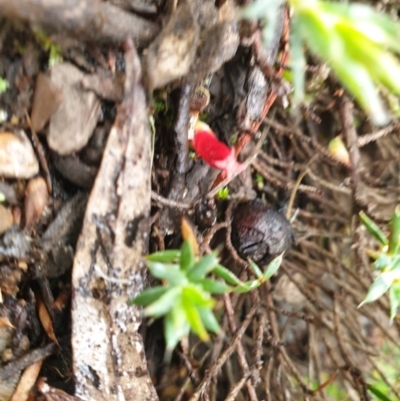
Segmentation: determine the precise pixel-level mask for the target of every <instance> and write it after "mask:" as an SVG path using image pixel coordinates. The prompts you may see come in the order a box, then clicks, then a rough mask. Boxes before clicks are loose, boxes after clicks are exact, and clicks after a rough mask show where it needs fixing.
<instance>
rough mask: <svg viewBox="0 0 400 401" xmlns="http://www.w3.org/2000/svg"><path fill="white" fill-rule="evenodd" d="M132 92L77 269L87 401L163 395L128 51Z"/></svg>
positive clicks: (142, 109)
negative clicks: (151, 358)
mask: <svg viewBox="0 0 400 401" xmlns="http://www.w3.org/2000/svg"><path fill="white" fill-rule="evenodd" d="M126 72H127V77H126V83H125V97H124V100H123V102H122V104H121V105H120V106H119V108H118V111H117V117H116V121H115V123H114V126H113V127H112V129H111V132H110V135H109V138H108V142H107V145H106V149H105V151H104V155H103V160H102V164H101V166H100V170H99V172H98V175H97V178H96V181H95V183H94V186H93V189H92V192H91V194H90V198H89V202H88V205H87V208H86V214H85V218H84V222H83V228H82V231H81V235H80V238H79V242H78V245H77V250H76V254H75V260H74V266H73V272H72V286H73V298H72V322H73V325H72V349H73V369H74V375H75V382H76V395H77V396H79V397H81V398H82V399H83V400H85V401H89V400H90V401H94V400H95V401H117V400H118V401H120V400H124V401H133V400H146V401H147V400H148V401H151V400H156V399H157V395H156V393H155V390H154V387H153V385H152V383H151V380H150V377H149V375H148V371H147V363H146V359H145V355H144V347H143V342H142V338H141V336H140V334H139V332H138V330H139V326H140V324H141V314H140V310H139V309H138V308H137V307H133V306H128V304H127V301H128V299H130V298H133V297H135V296H136V295H137V294H138V293H139V292H140V291H141V290H142V289H143V286H144V284H143V280H144V277H146V271H145V265H144V264H143V262H141V256H142V254H143V253H146V252H147V245H148V244H147V242H148V237H149V235H148V234H149V233H148V231H149V227H148V225H149V223H148V221H149V220H148V216H149V212H150V168H151V163H150V161H151V160H150V158H151V151H150V132H149V126H148V118H147V109H146V103H145V94H144V91H143V88H142V87H141V85H140V83H139V77H140V62H139V58H138V56H137V53H136V52H135V50H134V48H133V47H132V43H131V42H130V45H129V44H128V45H127V51H126Z"/></svg>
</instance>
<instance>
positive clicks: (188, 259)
mask: <svg viewBox="0 0 400 401" xmlns="http://www.w3.org/2000/svg"><path fill="white" fill-rule="evenodd" d="M179 263H180V267H181V269H182V270H189V269H190V268H191V267H192V266H193V263H194V253H193V249H192V247H191V245H190V243H189V241H185V242H184V243H183V244H182V247H181V259H180V262H179Z"/></svg>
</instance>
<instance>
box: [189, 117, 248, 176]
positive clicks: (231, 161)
mask: <svg viewBox="0 0 400 401" xmlns="http://www.w3.org/2000/svg"><path fill="white" fill-rule="evenodd" d="M192 143H193V148H194V150H195V151H196V153H197V154H198V155H199V156H200V157H201V158H202V159H203V160H204V161H205V162H206V163H207V164H209V165H210V166H211V167H213V168H217V169H219V170H222V171H224V172H225V176H226V178H227V179H228V180H229V179H230V178H231V177H232V176H233V175H235V174H236V173H239V172H241V171H242V170H243V169H244V166H243V165H242V164H240V163H238V161H237V160H236V157H235V150H234V149H230V148H229V147H228V146H226V145H225V144H224V143H223V142H221V141H219V140H218V139H217V137H216V136H215V134H214V133H213V132H212V130H211V128H210V127H209V126H208V125H207V124H204V123H198V124H196V127H195V130H194V138H193V142H192Z"/></svg>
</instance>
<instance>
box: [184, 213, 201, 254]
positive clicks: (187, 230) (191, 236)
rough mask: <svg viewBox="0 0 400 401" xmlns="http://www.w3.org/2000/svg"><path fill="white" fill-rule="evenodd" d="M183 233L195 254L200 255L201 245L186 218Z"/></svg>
mask: <svg viewBox="0 0 400 401" xmlns="http://www.w3.org/2000/svg"><path fill="white" fill-rule="evenodd" d="M181 232H182V238H183V240H184V241H188V242H189V243H190V245H191V246H192V249H193V252H194V254H195V255H198V254H199V244H198V242H197V238H196V235H195V233H194V231H193V228H192V225H191V224H190V223H189V221H188V220H187V219H185V218H184V217H183V218H182V223H181Z"/></svg>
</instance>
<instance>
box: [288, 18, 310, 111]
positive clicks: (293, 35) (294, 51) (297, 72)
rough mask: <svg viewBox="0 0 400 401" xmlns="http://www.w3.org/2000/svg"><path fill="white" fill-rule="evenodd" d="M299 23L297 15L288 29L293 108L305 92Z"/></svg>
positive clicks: (303, 60) (304, 68) (303, 61)
mask: <svg viewBox="0 0 400 401" xmlns="http://www.w3.org/2000/svg"><path fill="white" fill-rule="evenodd" d="M300 29H301V28H300V26H299V22H298V19H297V15H296V14H295V15H294V16H293V18H292V25H291V29H290V60H291V65H292V74H293V84H294V96H293V107H294V108H296V107H297V106H299V105H300V104H301V103H303V101H304V91H305V89H304V88H305V71H306V60H305V56H304V50H303V41H302V38H301V31H300Z"/></svg>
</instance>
